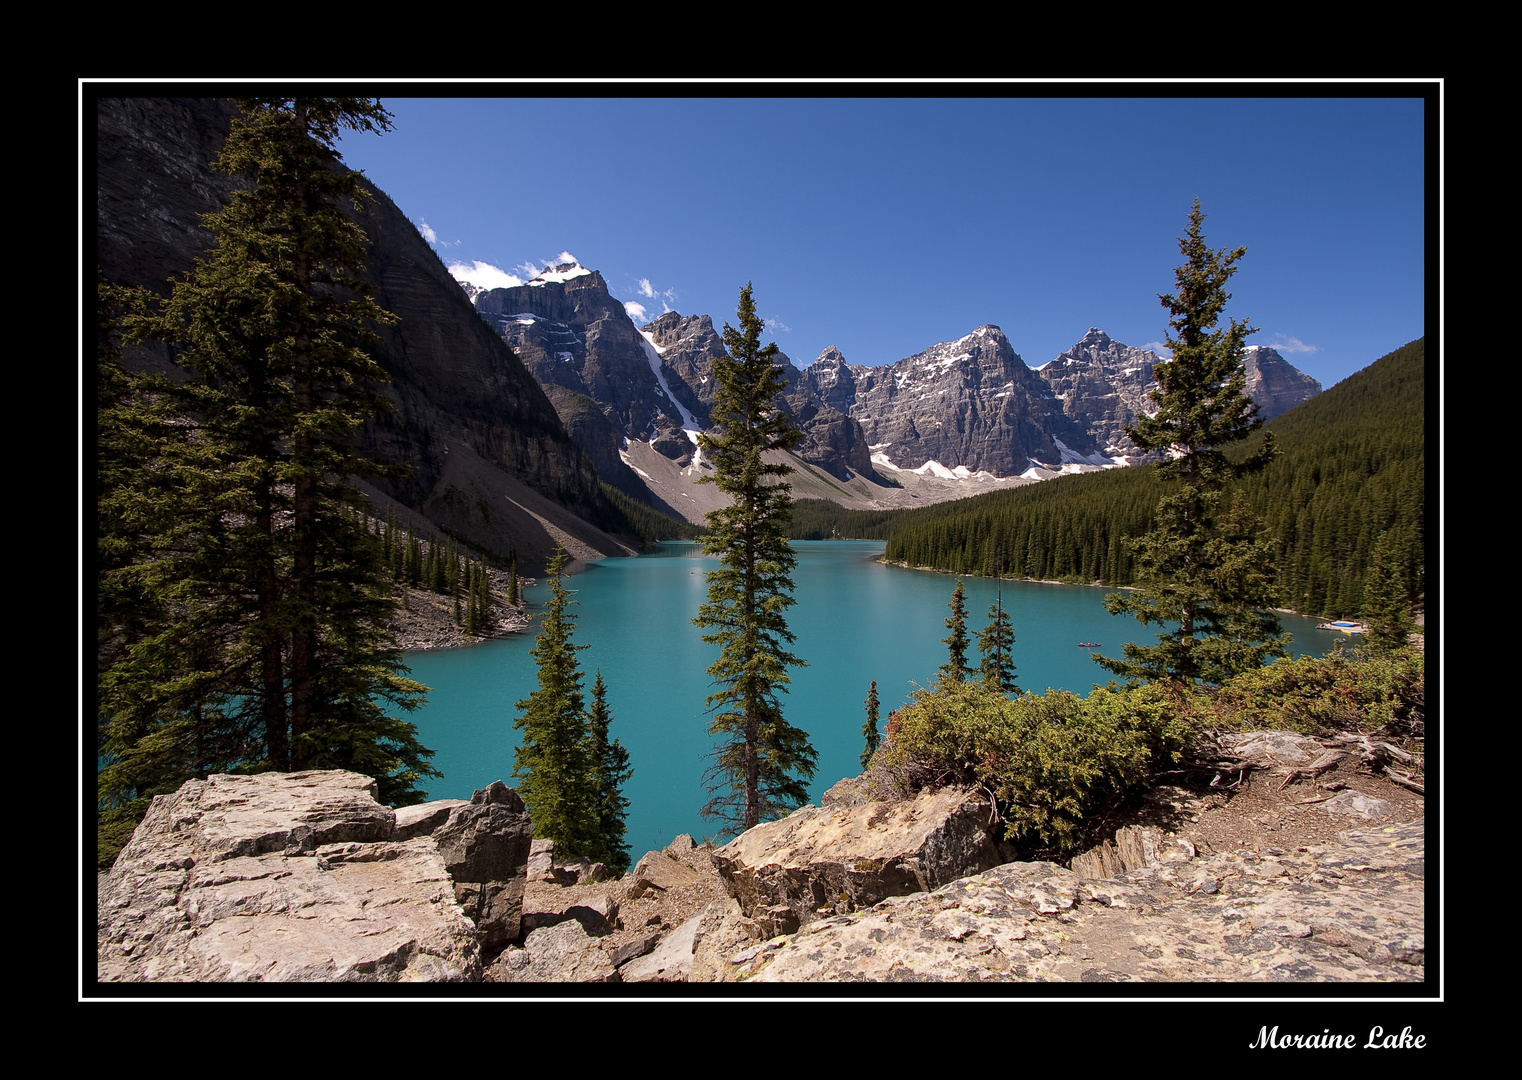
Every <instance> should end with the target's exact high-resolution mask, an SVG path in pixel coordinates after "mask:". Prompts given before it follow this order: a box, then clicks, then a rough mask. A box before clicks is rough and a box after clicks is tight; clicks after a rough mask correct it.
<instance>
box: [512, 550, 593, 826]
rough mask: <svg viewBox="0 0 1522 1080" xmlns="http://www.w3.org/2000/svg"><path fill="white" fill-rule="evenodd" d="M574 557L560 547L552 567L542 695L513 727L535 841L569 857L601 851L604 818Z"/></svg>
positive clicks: (540, 658)
mask: <svg viewBox="0 0 1522 1080" xmlns="http://www.w3.org/2000/svg"><path fill="white" fill-rule="evenodd" d="M567 561H568V557H567V555H566V553H565V549H564V548H562V547H561V546H560V545H559V544H558V543H557V544H556V545H555V555H554V557H553V558H552V559H551V560H550V564H549V566H548V567H546V568H545V573H546V575H547V576H548V578H549V584H550V598H549V601H548V602H547V603H546V604H545V606H544V615H543V616H542V618H541V619H540V621H539V634H538V636H537V637H535V638H534V647H533V648H532V649H531V650H529V655H531V656H532V657H533V658H534V662H535V663H536V664H537V665H538V667H539V674H538V689H537V690H535V691H534V692H533V693H532V694H530V695H529V696H528V697H526V698H524V699H523V700H522V701H519V702H518V705H517V707H518V711H519V715H518V717H517V718H516V719H515V720H514V721H513V727H514V728H515V729H517V730H518V731H521V732H522V733H523V734H522V737H521V738H520V740H519V744H518V751H517V754H516V755H515V757H514V760H513V776H515V777H518V778H519V780H520V782H519V784H518V794H519V795H521V796H522V798H523V802H524V804H525V805H527V807H528V811H529V817H530V818H531V819H532V820H533V823H534V835H535V836H536V837H538V838H539V839H541V840H553V841H555V850H556V852H557V853H559V854H563V855H586V854H588V853H589V852H590V851H591V850H592V849H593V847H594V846H595V839H596V836H597V820H596V818H597V815H596V809H595V807H594V805H593V800H592V799H591V797H590V786H591V777H592V755H591V751H590V747H589V745H588V740H587V714H586V701H585V698H584V697H583V696H582V692H581V665H580V664H578V663H577V661H576V654H577V653H578V652H579V651H580V650H582V649H585V648H586V646H585V645H577V644H575V643H574V642H572V640H571V638H572V635H573V634H574V633H575V631H576V617H575V616H574V615H572V614H571V613H570V612H568V611H567V610H566V609H567V608H568V607H570V606H571V605H572V604H574V603H575V602H576V601H574V600H572V599H571V597H570V594H569V593H568V592H567V591H566V588H565V581H564V574H565V564H566V562H567Z"/></svg>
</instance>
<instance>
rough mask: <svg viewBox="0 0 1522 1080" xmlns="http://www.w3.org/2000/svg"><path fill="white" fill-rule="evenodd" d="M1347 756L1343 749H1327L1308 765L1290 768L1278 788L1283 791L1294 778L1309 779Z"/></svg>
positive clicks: (1333, 767)
mask: <svg viewBox="0 0 1522 1080" xmlns="http://www.w3.org/2000/svg"><path fill="white" fill-rule="evenodd" d="M1347 756H1348V754H1347V751H1345V750H1328V751H1326V752H1325V753H1323V754H1322V755H1321V756H1320V757H1318V758H1317V759H1316V760H1315V761H1313V762H1311V763H1310V764H1309V765H1306V766H1304V767H1303V768H1298V769H1291V770H1290V771H1289V775H1288V776H1286V777H1285V778H1284V783H1282V784H1280V785H1279V787H1278V790H1279V791H1283V790H1284V789H1285V788H1287V787H1289V786H1290V785H1291V784H1293V783H1294V782H1295V781H1296V780H1311V779H1314V778H1315V777H1318V776H1320V775H1321V774H1322V773H1324V772H1326V771H1328V770H1329V769H1335V768H1336V767H1337V766H1338V764H1339V763H1341V762H1342V761H1343V759H1345V758H1346V757H1347Z"/></svg>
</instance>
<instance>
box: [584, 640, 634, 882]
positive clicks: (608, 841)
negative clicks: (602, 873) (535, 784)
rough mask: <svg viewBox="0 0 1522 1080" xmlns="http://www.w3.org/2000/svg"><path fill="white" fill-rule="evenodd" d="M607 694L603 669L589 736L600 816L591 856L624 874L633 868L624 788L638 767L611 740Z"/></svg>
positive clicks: (589, 714) (589, 718)
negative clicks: (632, 766) (630, 763)
mask: <svg viewBox="0 0 1522 1080" xmlns="http://www.w3.org/2000/svg"><path fill="white" fill-rule="evenodd" d="M607 694H608V688H607V687H606V686H605V685H604V684H603V681H602V671H601V670H600V669H599V670H598V672H597V677H596V679H594V680H593V682H592V707H591V708H590V709H589V710H588V711H587V737H588V739H589V740H590V742H591V747H592V784H591V794H592V797H593V807H594V811H595V813H594V816H595V817H596V819H597V833H596V838H595V842H594V844H593V850H592V851H590V852H588V855H587V857H588V858H591V859H594V860H596V861H597V862H602V863H606V864H607V865H608V867H609V869H611V870H613V871H615V872H617V873H620V874H622V873H623V872H624V871H626V870H628V869H629V845H628V844H626V843H624V834H625V833H626V831H627V829H628V825H627V822H628V816H629V800H628V799H626V798H624V795H623V790H624V784H625V783H626V782H627V781H628V779H629V777H631V776H633V775H634V770H633V769H632V768H630V767H629V751H627V750H625V749H624V748H623V745H622V744H621V743H619V741H618V740H617V739H614V740H613V741H612V742H609V741H608V728H609V726H610V725H611V724H612V723H613V714H612V712H610V711H609V709H608V701H607Z"/></svg>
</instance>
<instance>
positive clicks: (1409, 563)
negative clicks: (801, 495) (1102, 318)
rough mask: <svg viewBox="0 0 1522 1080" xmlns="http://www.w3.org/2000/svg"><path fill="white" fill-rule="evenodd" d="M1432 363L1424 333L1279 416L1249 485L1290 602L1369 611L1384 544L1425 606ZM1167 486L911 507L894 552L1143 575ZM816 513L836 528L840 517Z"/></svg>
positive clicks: (956, 562) (1055, 574) (970, 563)
mask: <svg viewBox="0 0 1522 1080" xmlns="http://www.w3.org/2000/svg"><path fill="white" fill-rule="evenodd" d="M1425 364H1426V349H1425V339H1419V340H1417V341H1414V342H1412V343H1411V344H1409V345H1406V346H1404V347H1402V348H1400V349H1397V350H1396V351H1395V352H1393V353H1391V354H1389V355H1388V356H1385V357H1383V358H1381V359H1380V360H1378V361H1376V362H1375V363H1373V364H1371V365H1370V366H1369V367H1367V368H1365V369H1364V370H1363V371H1360V372H1358V373H1357V374H1355V375H1353V376H1351V377H1349V378H1348V379H1346V380H1344V381H1343V382H1341V383H1339V384H1337V385H1336V386H1334V387H1332V388H1331V389H1330V390H1328V391H1326V392H1325V393H1323V394H1322V395H1320V396H1319V397H1317V398H1315V399H1313V400H1311V401H1309V402H1306V403H1305V404H1304V405H1301V406H1299V407H1298V408H1296V409H1292V410H1291V411H1290V412H1288V413H1285V414H1284V415H1283V416H1281V417H1279V418H1278V419H1276V420H1275V421H1273V422H1272V423H1271V424H1269V425H1268V428H1269V429H1270V430H1272V431H1273V432H1274V435H1275V438H1276V440H1277V442H1278V446H1279V453H1278V456H1277V457H1276V458H1275V460H1274V461H1273V462H1272V463H1271V464H1270V465H1269V466H1268V467H1267V468H1266V469H1264V470H1263V471H1262V472H1261V473H1259V474H1258V475H1256V476H1253V477H1250V478H1248V479H1246V480H1243V481H1242V482H1241V483H1240V485H1239V487H1238V490H1240V491H1241V492H1242V493H1243V494H1245V495H1246V497H1247V499H1248V501H1249V504H1250V505H1251V507H1252V509H1253V511H1254V512H1255V513H1257V514H1258V515H1259V516H1260V517H1261V518H1262V519H1263V521H1264V523H1265V526H1266V528H1267V530H1268V532H1269V535H1270V536H1271V537H1272V538H1273V540H1274V543H1275V565H1276V567H1277V568H1278V583H1279V586H1280V589H1281V593H1282V603H1283V605H1284V606H1286V607H1290V608H1293V609H1295V610H1297V611H1300V612H1303V613H1305V614H1320V615H1348V616H1351V615H1357V614H1359V612H1360V610H1361V608H1362V606H1363V604H1364V599H1365V583H1366V580H1367V579H1368V577H1369V570H1370V567H1371V564H1372V563H1373V561H1374V558H1375V555H1376V552H1377V553H1378V554H1379V558H1380V561H1381V563H1382V565H1386V566H1388V567H1389V568H1390V569H1389V573H1390V575H1391V576H1392V577H1393V579H1394V582H1395V584H1396V585H1397V586H1398V587H1399V588H1401V589H1403V591H1404V592H1405V594H1406V598H1407V600H1408V601H1409V602H1410V603H1412V604H1414V605H1416V606H1418V607H1420V606H1421V604H1422V602H1423V599H1424V596H1425V590H1426V580H1425V568H1426V549H1425V538H1426V534H1425V513H1426V504H1425V496H1426V490H1425V450H1426V444H1425V437H1426V432H1425V423H1426V421H1425V404H1426V397H1425V378H1424V374H1425ZM1261 439H1262V435H1261V433H1260V434H1259V435H1257V436H1255V437H1254V438H1253V439H1249V440H1247V441H1246V442H1244V443H1243V444H1241V445H1240V446H1238V447H1235V448H1233V450H1232V456H1233V457H1237V458H1241V457H1245V456H1246V455H1247V454H1249V453H1251V452H1252V451H1253V450H1254V449H1255V448H1256V447H1257V445H1258V443H1259V442H1260V441H1261ZM1163 491H1164V487H1163V484H1162V483H1161V482H1160V481H1159V480H1158V479H1157V477H1156V475H1155V472H1154V470H1153V469H1151V468H1144V469H1125V470H1119V471H1114V472H1106V473H1090V474H1086V475H1082V476H1073V477H1063V478H1061V479H1057V480H1050V481H1047V482H1046V483H1043V484H1039V485H1032V486H1028V487H1021V488H1015V489H1012V490H1009V491H1001V492H996V493H993V494H989V495H983V496H979V497H977V498H974V499H967V500H963V501H959V502H951V503H941V504H939V505H936V506H930V507H926V508H924V509H922V510H912V511H907V512H905V513H903V514H902V515H901V516H897V517H895V518H893V519H892V520H891V521H890V522H888V523H887V526H886V527H887V533H888V547H887V558H888V559H889V560H891V561H894V562H904V563H908V564H909V565H911V566H930V567H935V568H936V569H941V570H948V571H951V572H953V573H960V574H977V575H991V574H993V573H994V572H995V565H996V563H998V562H1000V561H1002V566H1003V573H1004V575H1005V576H1006V577H1031V578H1041V579H1048V580H1051V579H1056V580H1067V581H1081V582H1093V581H1099V582H1103V583H1104V584H1107V585H1126V584H1131V583H1132V581H1133V576H1132V574H1133V567H1132V561H1131V555H1130V551H1129V547H1128V544H1127V541H1128V540H1129V539H1131V538H1134V537H1136V536H1139V535H1141V534H1142V533H1144V532H1146V531H1147V530H1149V529H1150V528H1152V526H1153V512H1154V510H1155V508H1156V506H1157V502H1158V499H1159V498H1160V497H1161V496H1162V494H1163ZM1230 498H1231V494H1230V493H1228V495H1227V499H1228V500H1229V499H1230ZM821 519H822V516H821ZM812 524H813V525H814V527H815V528H816V529H824V530H825V533H824V534H825V535H828V528H829V525H830V523H829V522H827V521H823V520H820V521H816V522H813V523H812ZM844 524H845V523H844V522H842V525H844ZM840 533H841V535H846V534H847V529H846V528H844V527H842V528H841V529H840Z"/></svg>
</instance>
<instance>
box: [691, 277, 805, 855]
mask: <svg viewBox="0 0 1522 1080" xmlns="http://www.w3.org/2000/svg"><path fill="white" fill-rule="evenodd" d="M737 321H738V322H739V324H740V325H739V329H735V328H733V327H731V326H729V325H728V324H725V326H724V347H725V351H726V354H727V355H724V356H720V357H718V358H716V359H715V360H714V363H713V372H714V378H715V381H716V382H717V384H718V389H717V394H716V396H715V398H714V404H713V409H712V413H711V422H712V424H713V426H714V431H713V432H712V433H708V434H703V435H700V436H699V445H700V446H701V448H702V451H703V453H704V454H705V455H707V456H708V459H709V460H710V461H712V462H713V465H714V473H713V475H712V476H704V477H703V481H702V482H707V483H716V484H717V485H718V487H719V490H720V491H722V492H723V493H724V494H726V495H728V496H729V497H730V504H729V505H728V506H726V507H724V508H722V509H719V510H713V511H710V512H709V514H708V518H707V527H708V533H707V535H706V537H705V538H704V541H703V551H704V553H705V554H708V555H717V556H718V557H719V569H717V570H712V571H709V573H708V574H707V582H708V599H707V601H706V602H705V603H704V604H703V605H702V606H701V607H700V608H699V609H698V616H697V618H695V619H694V620H693V622H694V623H695V624H696V625H697V626H699V627H702V628H705V629H707V630H710V631H711V632H710V633H706V634H704V635H703V641H704V642H706V643H708V644H710V645H718V646H719V647H720V653H719V659H718V660H716V661H715V662H714V663H713V664H712V665H711V666H710V667H709V669H708V674H709V675H710V676H711V677H712V678H713V681H714V683H715V685H717V686H718V687H719V690H718V691H717V692H716V693H713V694H710V695H709V697H708V702H707V704H708V708H709V710H710V711H712V712H714V714H715V715H714V718H713V722H712V724H711V725H710V727H709V731H710V733H712V734H713V735H714V736H716V737H718V738H719V739H720V740H721V742H720V744H719V745H718V746H717V747H716V749H715V751H714V764H713V766H712V767H711V768H710V769H709V770H708V773H707V779H708V790H709V791H710V793H712V794H713V798H711V799H710V800H709V802H708V803H707V804H706V805H705V806H704V807H703V811H702V812H703V814H704V815H705V816H707V817H713V818H718V819H721V820H723V821H725V822H727V823H728V825H727V827H726V829H725V830H724V831H725V833H726V834H732V833H734V832H737V831H740V830H743V829H749V828H751V827H753V826H755V825H757V824H759V823H760V822H761V821H763V820H769V819H771V818H773V817H778V816H781V815H782V814H785V813H788V812H790V811H791V810H793V809H794V808H796V807H798V806H801V805H802V804H803V803H804V802H806V801H807V799H808V787H807V783H806V782H807V781H808V780H809V779H810V778H811V777H812V776H813V775H814V765H815V762H816V760H817V755H816V753H815V751H814V748H813V747H812V746H811V745H810V744H809V740H808V733H807V732H805V731H802V730H801V729H799V728H795V727H793V726H792V725H790V724H789V723H788V722H787V721H786V719H784V718H783V715H782V706H781V703H780V702H779V701H778V697H777V696H778V694H780V693H785V692H786V689H787V685H788V682H789V679H788V675H787V669H788V668H789V667H802V666H804V661H803V660H802V659H800V658H799V657H797V656H795V655H793V654H792V653H790V652H788V651H787V648H786V646H788V645H791V644H792V643H793V641H794V636H793V634H792V632H791V631H789V630H788V627H787V620H786V618H785V612H786V610H787V609H788V608H789V607H791V606H792V604H793V603H794V600H793V596H792V591H793V580H792V576H791V575H792V571H793V567H794V566H795V565H796V563H797V556H796V555H795V554H794V553H793V549H792V547H791V546H790V545H789V544H788V540H787V523H788V519H789V517H790V516H791V512H792V505H793V499H792V493H791V489H790V488H789V486H788V485H787V483H786V482H785V479H784V478H785V477H786V476H787V475H788V474H789V473H790V472H791V471H792V470H791V468H789V466H787V465H786V464H784V463H781V462H778V461H776V460H775V457H774V458H773V460H770V461H768V460H767V458H766V455H767V454H773V455H775V453H776V452H777V451H782V450H788V449H791V448H792V447H793V446H796V445H797V443H798V441H799V440H800V439H801V438H802V435H801V433H800V432H799V431H798V429H797V428H796V427H794V425H793V422H792V417H791V416H789V415H788V414H787V413H785V412H782V411H781V410H779V409H778V408H777V407H776V405H775V399H776V398H777V396H778V395H779V394H780V393H782V391H783V390H784V389H785V388H786V383H785V380H784V379H783V377H782V373H781V371H780V369H779V368H778V367H777V364H776V354H777V346H776V344H775V343H772V344H769V345H767V346H765V347H762V345H761V320H760V319H759V318H758V317H757V315H756V308H755V304H754V302H753V301H752V299H751V286H750V285H748V284H747V285H746V286H745V288H744V289H742V290H741V291H740V305H739V309H738V317H737Z"/></svg>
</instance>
